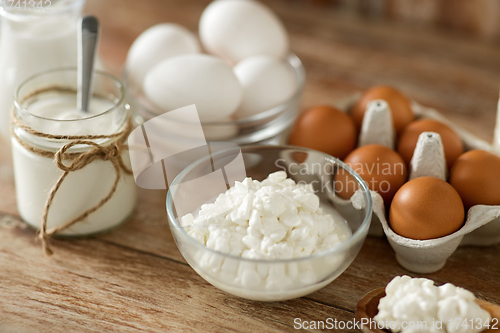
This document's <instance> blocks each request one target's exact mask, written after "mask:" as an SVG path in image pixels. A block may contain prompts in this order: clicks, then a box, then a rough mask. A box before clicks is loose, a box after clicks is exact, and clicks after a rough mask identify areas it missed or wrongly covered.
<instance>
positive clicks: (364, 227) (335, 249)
mask: <svg viewBox="0 0 500 333" xmlns="http://www.w3.org/2000/svg"><path fill="white" fill-rule="evenodd" d="M240 149H241V152H242V153H245V151H246V152H247V153H250V150H267V149H281V150H284V149H291V150H295V152H304V153H311V152H313V153H315V154H319V155H320V156H322V157H323V158H325V159H326V160H329V161H331V162H332V164H337V165H340V166H341V167H342V168H343V169H344V170H346V171H347V172H348V173H349V174H350V175H351V176H352V177H353V178H354V179H355V180H356V183H357V184H358V186H359V187H360V189H361V190H362V193H363V198H364V199H365V201H366V206H365V209H366V213H365V216H364V218H363V222H362V223H361V225H360V226H359V228H358V229H357V230H356V231H355V232H354V233H352V235H351V237H349V238H348V239H347V240H345V241H344V242H342V243H340V244H337V245H334V246H332V247H331V248H329V249H327V250H324V251H321V252H318V253H314V254H312V255H309V256H305V257H298V258H292V259H250V258H243V257H240V256H235V255H231V254H229V253H224V252H220V251H217V250H215V249H211V248H209V247H207V246H206V245H204V244H202V243H200V242H198V241H197V240H196V239H194V238H193V237H191V236H190V235H189V234H188V233H187V232H186V230H185V229H184V228H183V227H181V225H180V224H179V222H178V220H177V219H176V218H175V216H174V214H173V209H172V194H171V190H170V189H169V190H168V192H167V198H166V206H167V207H166V208H167V216H168V219H169V221H171V224H172V225H174V227H175V228H176V229H178V230H180V232H181V233H182V234H183V235H184V236H186V237H187V238H188V239H189V242H190V243H191V244H194V246H196V247H198V248H200V249H203V250H206V251H209V252H211V253H213V254H216V255H221V256H223V257H225V258H230V259H235V260H240V261H244V262H249V263H259V264H275V263H285V264H286V263H294V262H300V261H305V260H311V259H318V258H322V257H325V256H328V255H331V254H334V253H341V252H342V251H343V250H344V249H346V248H349V247H350V246H351V245H353V244H356V243H357V241H359V240H360V239H361V238H362V237H363V233H364V232H365V231H366V232H368V228H369V227H370V223H371V220H372V214H373V211H372V209H373V201H372V197H371V194H370V190H369V188H368V185H367V184H366V183H365V181H364V180H363V179H362V178H361V176H359V175H358V174H357V173H356V171H354V170H353V169H352V168H351V167H349V166H348V165H347V164H345V163H344V162H342V161H341V160H339V159H338V158H336V157H333V156H331V155H328V154H326V153H323V152H320V151H317V150H314V149H309V148H303V147H297V146H290V145H278V146H273V145H248V146H244V147H240ZM230 151H233V149H231V148H229V149H224V150H221V151H218V152H217V153H215V154H213V155H209V156H205V157H202V158H200V159H199V160H197V161H196V162H193V163H192V164H190V165H189V166H188V167H186V168H185V169H184V170H183V171H181V173H179V175H177V177H175V179H174V180H173V181H172V184H171V185H170V186H173V185H175V184H177V183H180V182H181V181H182V179H183V178H184V177H185V176H186V175H187V174H188V173H189V172H191V171H192V170H193V169H194V168H195V167H197V166H198V165H200V164H201V163H204V162H207V161H209V160H210V159H211V158H213V157H214V156H217V155H222V154H225V153H228V152H230Z"/></svg>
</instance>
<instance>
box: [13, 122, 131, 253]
mask: <svg viewBox="0 0 500 333" xmlns="http://www.w3.org/2000/svg"><path fill="white" fill-rule="evenodd" d="M11 119H12V126H11V129H12V136H13V138H14V139H16V140H17V142H18V143H19V144H20V145H21V146H23V147H24V148H25V149H26V150H28V151H29V152H32V153H34V154H36V155H39V156H43V157H49V158H53V159H54V161H55V163H56V165H57V167H58V168H59V169H60V170H61V171H63V174H62V175H61V176H60V177H59V179H58V180H57V182H56V183H55V185H54V186H53V187H52V189H51V190H50V192H49V196H48V197H47V200H46V202H45V206H44V209H43V212H42V221H41V226H40V233H39V237H40V239H41V241H42V245H43V249H44V251H45V253H46V254H47V255H52V254H53V251H52V248H51V246H50V243H49V237H50V236H52V235H54V234H56V233H58V232H61V231H63V230H66V229H67V228H69V227H71V226H73V225H74V224H76V223H77V222H80V221H83V220H84V219H85V218H87V217H88V216H89V215H90V214H92V213H93V212H95V211H97V210H98V209H100V208H101V207H102V206H104V204H106V202H108V201H109V200H110V199H111V198H112V197H113V195H114V193H115V192H116V188H117V187H118V183H119V181H120V178H121V174H122V172H124V173H125V174H127V175H131V174H132V170H130V169H129V168H128V167H127V166H126V165H125V164H124V162H123V159H122V152H123V151H124V150H125V149H128V147H127V145H126V144H125V141H126V140H127V138H128V135H129V134H130V132H131V131H132V120H131V118H130V116H129V118H128V121H127V124H126V126H125V128H124V129H123V130H121V131H120V132H116V133H113V134H110V135H74V136H61V135H51V134H47V133H43V132H39V131H36V130H34V129H33V128H31V127H29V126H27V125H26V124H24V123H22V122H21V121H20V120H19V119H18V118H17V116H16V115H15V113H14V112H13V113H12V118H11ZM14 127H16V128H19V129H21V130H23V131H24V132H26V133H28V134H31V135H33V136H36V137H42V138H48V139H56V140H65V141H70V142H69V143H67V144H65V145H64V146H62V147H61V148H60V149H59V150H58V151H57V152H55V153H54V152H51V151H47V150H42V149H39V148H36V147H34V146H31V145H29V144H28V143H26V142H24V141H23V140H21V139H19V137H18V136H17V134H16V133H15V131H14ZM97 139H115V140H114V142H112V143H110V144H108V145H100V144H98V143H96V142H95V141H94V140H97ZM75 146H88V147H90V149H89V150H86V151H83V152H78V153H77V152H69V150H70V149H71V148H73V147H75ZM68 160H69V161H71V162H70V163H69V164H65V163H64V161H68ZM96 160H101V161H109V162H111V164H112V165H113V167H114V170H115V173H116V177H115V181H114V183H113V186H112V187H111V189H110V190H109V192H108V194H107V195H106V196H105V197H103V198H102V199H101V200H100V201H99V202H98V203H97V204H96V205H95V206H93V207H91V208H89V209H87V210H86V211H85V212H83V213H81V214H80V215H79V216H77V217H75V218H74V219H72V220H70V221H68V222H66V223H64V224H62V225H60V226H57V227H54V228H51V229H48V230H47V219H48V215H49V210H50V206H51V205H52V202H53V200H54V197H55V195H56V193H57V191H58V190H59V188H60V187H61V184H62V183H63V182H64V180H65V178H66V177H67V176H68V175H69V173H71V172H74V171H78V170H80V169H83V168H84V167H85V166H87V165H89V164H90V163H92V162H94V161H96Z"/></svg>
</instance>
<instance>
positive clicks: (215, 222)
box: [167, 144, 372, 301]
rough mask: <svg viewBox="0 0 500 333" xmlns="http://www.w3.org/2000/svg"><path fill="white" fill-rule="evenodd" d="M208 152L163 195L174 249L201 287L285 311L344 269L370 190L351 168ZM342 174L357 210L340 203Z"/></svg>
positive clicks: (304, 158)
mask: <svg viewBox="0 0 500 333" xmlns="http://www.w3.org/2000/svg"><path fill="white" fill-rule="evenodd" d="M210 148H211V149H210V154H209V155H207V156H206V157H205V158H202V159H200V160H198V161H197V162H195V163H193V164H191V165H190V166H189V167H187V168H186V169H184V170H183V171H182V172H181V173H180V174H179V175H178V176H177V177H176V178H175V180H173V181H172V182H171V184H170V188H169V192H168V194H167V213H168V220H169V225H170V229H171V232H172V234H173V236H174V239H175V242H176V244H177V246H178V248H179V250H180V252H181V253H182V255H183V256H184V258H185V259H186V261H187V262H188V263H189V264H190V265H191V267H192V268H193V269H194V270H195V271H196V272H197V273H198V274H199V275H200V276H201V277H203V278H204V279H205V280H206V281H208V282H209V283H211V284H212V285H214V286H215V287H217V288H219V289H221V290H224V291H226V292H228V293H230V294H233V295H236V296H239V297H243V298H246V299H251V300H257V301H282V300H288V299H293V298H297V297H302V296H305V295H307V294H310V293H312V292H314V291H317V290H319V289H321V288H323V287H325V286H326V285H328V284H329V283H331V282H332V281H333V280H335V279H336V278H337V277H338V276H339V275H340V274H342V273H343V272H344V271H345V270H346V269H347V267H348V266H349V265H350V264H351V263H352V261H353V260H354V258H355V257H356V255H357V254H358V252H359V250H360V249H361V246H362V244H363V242H364V240H365V238H366V235H367V233H368V229H369V226H370V221H371V214H372V201H371V196H370V192H369V190H368V187H367V185H366V184H365V183H364V182H363V180H362V179H361V178H360V177H359V176H358V175H357V174H356V173H355V172H354V171H353V170H352V169H351V168H349V167H348V166H347V165H345V164H344V163H343V162H342V161H340V160H338V159H336V158H334V157H332V156H329V155H327V154H324V153H321V152H318V151H315V150H311V149H307V148H299V147H291V146H245V147H243V148H240V147H238V146H234V147H230V148H228V147H227V145H226V146H224V145H221V146H217V145H214V144H210ZM339 173H348V174H350V175H351V179H352V184H350V186H353V187H355V190H356V196H355V197H356V201H355V203H352V202H351V201H350V200H343V199H341V198H340V197H339V196H337V195H336V191H337V190H338V186H336V184H335V183H334V182H335V175H336V174H339Z"/></svg>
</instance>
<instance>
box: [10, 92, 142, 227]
mask: <svg viewBox="0 0 500 333" xmlns="http://www.w3.org/2000/svg"><path fill="white" fill-rule="evenodd" d="M114 105H115V104H114V103H113V102H112V101H109V100H105V99H99V98H94V99H93V100H92V102H91V105H90V111H89V113H83V112H80V111H77V109H76V94H61V95H55V96H52V97H49V98H41V99H39V100H36V101H35V102H33V103H31V104H30V105H29V107H28V109H27V111H28V112H29V113H30V114H31V115H35V116H38V117H43V118H49V119H42V118H36V117H32V118H33V119H31V121H30V126H31V127H32V128H34V129H36V130H38V131H41V132H44V133H49V134H54V135H57V134H66V135H90V134H92V135H95V134H111V133H113V132H118V131H120V130H121V128H117V124H116V123H114V119H113V114H112V113H110V114H108V113H106V114H104V115H101V114H102V113H103V112H105V111H106V110H109V109H111V108H113V107H114ZM122 108H123V107H122ZM121 111H123V112H125V110H121ZM95 116H97V117H95ZM89 117H94V119H93V120H92V121H90V122H89V121H88V119H89ZM56 120H60V121H56ZM87 122H89V123H88V124H87ZM122 127H123V126H122ZM18 136H19V137H20V139H21V140H23V141H24V142H25V143H27V144H29V145H31V146H34V147H37V148H41V149H44V150H49V151H53V152H55V151H57V149H59V148H60V147H61V146H62V145H63V144H61V143H60V142H53V141H51V140H47V139H42V138H37V137H31V136H27V135H19V134H18ZM106 140H110V139H103V140H100V141H97V142H98V143H100V144H103V145H105V144H106ZM82 149H87V147H83V148H80V151H82ZM12 156H13V164H14V178H15V182H16V196H17V205H18V210H19V213H20V215H21V217H22V218H23V220H24V221H26V223H28V224H29V225H31V226H32V227H34V228H40V224H41V219H42V212H43V209H44V207H45V204H46V200H47V197H48V195H49V192H50V191H51V189H52V188H53V186H54V184H55V183H56V181H57V180H58V179H59V177H60V176H61V175H62V174H63V171H61V170H60V169H59V168H58V167H57V166H56V164H55V162H54V159H53V158H48V157H42V156H39V155H37V154H34V153H33V152H30V151H28V150H27V149H26V148H24V147H23V146H22V145H21V144H20V143H19V142H18V141H17V140H16V139H15V138H12ZM122 156H123V161H124V162H125V164H126V165H127V166H129V167H130V161H129V156H128V152H127V151H124V152H123V155H122ZM65 163H69V162H68V161H67V162H65ZM115 177H116V173H115V169H114V167H113V165H112V164H111V162H109V161H103V160H95V161H93V162H92V163H90V164H88V165H87V166H85V167H84V168H83V169H80V170H77V171H72V172H70V173H69V174H68V176H67V177H66V178H65V180H64V181H63V182H62V184H61V187H60V188H59V189H58V191H57V193H56V195H55V197H54V200H53V202H52V205H51V207H50V210H49V215H48V220H47V230H49V229H51V228H53V227H56V226H59V225H62V224H64V223H66V222H68V221H70V220H72V219H74V218H76V217H77V216H79V215H80V214H82V213H83V212H85V211H86V210H88V209H89V208H92V207H94V206H96V205H97V204H98V203H99V202H100V201H101V199H102V198H104V197H105V196H106V195H107V194H108V193H109V191H110V189H111V188H112V186H113V183H114V181H115ZM135 202H136V188H135V183H134V180H133V177H132V176H131V175H127V174H125V173H124V172H121V179H120V181H119V183H118V187H117V189H116V192H115V193H114V195H113V196H112V198H111V199H110V200H109V201H108V202H107V203H105V204H104V205H103V206H102V207H100V208H99V209H98V210H97V211H95V212H93V213H92V214H90V215H89V216H88V217H87V218H86V220H83V221H81V222H78V223H76V224H74V225H73V226H71V227H70V228H68V229H66V230H64V231H62V232H60V233H58V234H61V235H71V236H76V235H87V234H94V233H98V232H103V231H106V230H109V229H111V228H113V227H116V226H118V225H119V224H121V223H122V222H123V221H125V220H126V219H127V218H128V217H129V216H130V215H131V214H132V212H133V210H134V208H135Z"/></svg>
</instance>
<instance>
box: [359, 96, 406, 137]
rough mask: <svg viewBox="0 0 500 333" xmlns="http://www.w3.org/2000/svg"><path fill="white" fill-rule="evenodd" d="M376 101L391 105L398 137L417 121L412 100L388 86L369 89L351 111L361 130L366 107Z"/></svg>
mask: <svg viewBox="0 0 500 333" xmlns="http://www.w3.org/2000/svg"><path fill="white" fill-rule="evenodd" d="M376 99H382V100H384V101H386V102H387V103H388V104H389V107H390V108H391V114H392V120H393V122H394V128H395V130H396V133H397V135H398V136H399V134H401V132H402V131H403V129H404V128H405V127H406V125H408V124H409V123H411V122H412V121H413V119H415V116H414V115H413V111H412V109H411V104H410V100H409V99H408V98H407V97H406V96H405V95H403V94H402V93H401V92H399V91H398V90H396V89H394V88H392V87H387V86H376V87H372V88H370V89H368V90H367V91H366V92H365V93H364V94H363V96H361V98H360V99H359V100H358V102H357V103H356V104H355V105H354V106H353V108H352V110H351V114H352V117H353V118H354V121H355V122H356V125H357V126H358V129H360V128H361V125H362V123H363V117H364V116H365V112H366V107H367V106H368V104H369V103H370V102H371V101H373V100H376Z"/></svg>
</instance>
